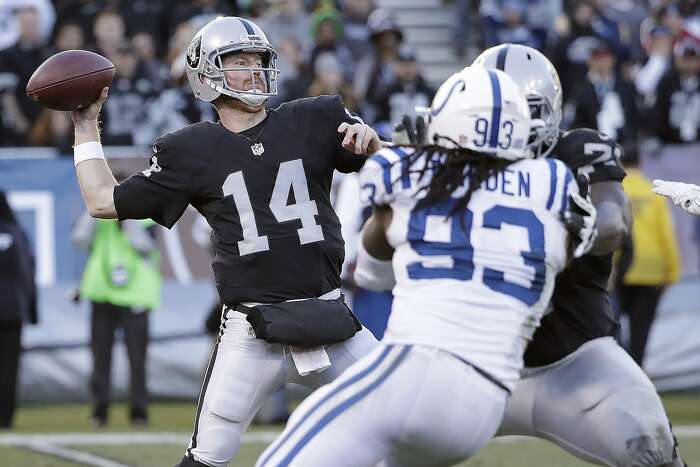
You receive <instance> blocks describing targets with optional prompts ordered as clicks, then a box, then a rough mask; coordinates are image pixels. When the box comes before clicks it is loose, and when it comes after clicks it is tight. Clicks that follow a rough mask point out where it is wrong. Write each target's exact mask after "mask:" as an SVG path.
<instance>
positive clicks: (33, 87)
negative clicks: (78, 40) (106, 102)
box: [27, 50, 115, 110]
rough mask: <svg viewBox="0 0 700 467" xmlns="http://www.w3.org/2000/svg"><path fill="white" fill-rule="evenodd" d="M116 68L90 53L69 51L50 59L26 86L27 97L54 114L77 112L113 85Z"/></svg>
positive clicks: (103, 58)
mask: <svg viewBox="0 0 700 467" xmlns="http://www.w3.org/2000/svg"><path fill="white" fill-rule="evenodd" d="M114 72H115V70H114V64H112V62H110V61H109V60H107V59H106V58H105V57H103V56H102V55H98V54H96V53H93V52H88V51H87V50H66V51H65V52H60V53H57V54H55V55H52V56H51V57H49V58H48V59H47V60H46V61H45V62H44V63H42V64H41V65H40V66H39V68H37V69H36V71H35V72H34V74H33V75H32V77H31V78H29V82H28V83H27V96H28V97H29V98H31V99H33V100H35V101H37V102H39V103H41V104H42V105H43V106H44V107H48V108H49V109H53V110H76V109H80V108H82V107H86V106H88V105H90V104H92V103H93V102H95V101H96V100H97V98H98V97H99V96H100V92H101V91H102V89H103V88H104V87H106V86H109V85H110V84H111V83H112V79H113V78H114Z"/></svg>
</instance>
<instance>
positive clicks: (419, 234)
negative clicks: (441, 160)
mask: <svg viewBox="0 0 700 467" xmlns="http://www.w3.org/2000/svg"><path fill="white" fill-rule="evenodd" d="M455 202H456V200H455V199H450V200H447V201H444V202H442V203H439V204H437V205H434V206H429V207H426V208H421V209H414V210H413V211H412V212H411V217H410V219H409V225H408V236H407V239H408V241H409V243H410V244H411V248H413V250H414V251H415V252H416V253H418V254H419V255H421V256H449V257H450V258H452V261H453V265H452V267H427V266H425V265H424V264H423V263H422V262H420V261H417V262H413V263H411V264H409V265H408V266H407V271H408V277H410V278H411V279H455V280H461V281H469V280H472V279H473V277H474V260H473V259H474V248H473V246H472V245H471V241H470V236H471V229H472V223H473V219H474V213H473V212H472V211H470V210H469V209H467V210H465V212H464V227H462V222H460V215H459V214H455V215H453V216H452V217H451V218H450V219H449V220H447V222H449V223H450V241H449V242H435V241H430V242H428V241H426V240H425V232H426V225H427V220H428V217H429V216H441V217H443V218H444V216H445V215H447V213H449V212H450V210H451V209H452V207H453V206H454V203H455ZM504 224H508V225H514V226H519V227H523V228H525V229H527V233H528V242H529V249H528V250H523V251H521V252H520V255H521V257H522V258H523V262H524V263H525V264H526V265H528V266H530V267H532V268H533V270H534V273H535V274H534V277H533V279H532V280H531V283H530V286H529V287H525V286H523V285H520V284H516V283H514V282H509V281H507V280H506V279H505V273H504V272H503V271H499V270H497V269H492V268H487V267H485V268H484V273H483V283H484V285H486V286H487V287H488V288H490V289H491V290H494V291H496V292H500V293H503V294H505V295H509V296H511V297H514V298H516V299H518V300H520V301H521V302H523V303H525V304H527V305H534V304H535V303H536V302H537V301H538V300H539V298H540V295H541V294H542V289H543V287H544V282H545V275H546V269H545V249H544V226H543V225H542V222H540V221H539V219H537V216H535V214H534V213H533V212H532V211H530V210H527V209H522V208H512V207H507V206H498V205H497V206H494V207H492V208H491V209H489V210H487V211H486V212H484V218H483V226H484V228H487V229H494V230H501V227H502V226H503V225H504Z"/></svg>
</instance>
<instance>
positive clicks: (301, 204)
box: [223, 159, 323, 256]
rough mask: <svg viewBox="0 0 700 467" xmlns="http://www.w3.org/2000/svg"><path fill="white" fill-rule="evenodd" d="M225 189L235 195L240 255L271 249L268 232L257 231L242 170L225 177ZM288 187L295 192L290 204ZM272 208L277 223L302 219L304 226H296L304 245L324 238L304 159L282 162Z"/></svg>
mask: <svg viewBox="0 0 700 467" xmlns="http://www.w3.org/2000/svg"><path fill="white" fill-rule="evenodd" d="M223 190H224V196H229V195H231V196H233V202H234V203H236V209H237V210H238V217H239V219H240V223H241V230H242V231H243V240H240V241H239V242H238V252H239V254H240V255H241V256H243V255H249V254H251V253H258V252H261V251H267V250H269V249H270V244H269V243H268V240H267V235H260V233H259V232H258V226H257V224H256V223H255V216H254V215H253V205H252V204H251V202H250V196H249V195H248V189H247V188H246V185H245V179H244V178H243V172H242V171H238V172H234V173H232V174H230V175H229V176H228V177H226V181H225V182H224V186H223ZM289 190H292V193H294V200H295V203H294V204H287V200H288V196H289ZM270 211H272V214H273V215H274V216H275V219H277V222H286V221H291V220H295V219H299V220H300V221H301V228H299V229H297V234H298V235H299V243H300V244H301V245H305V244H307V243H312V242H319V241H322V240H323V231H322V230H321V226H320V225H318V224H317V223H316V217H315V216H317V215H318V208H317V207H316V201H314V200H312V199H311V198H310V197H309V185H308V183H307V181H306V174H305V173H304V164H303V163H302V161H301V159H294V160H292V161H287V162H282V163H281V164H280V167H279V170H278V171H277V179H276V180H275V187H274V188H273V190H272V198H271V199H270Z"/></svg>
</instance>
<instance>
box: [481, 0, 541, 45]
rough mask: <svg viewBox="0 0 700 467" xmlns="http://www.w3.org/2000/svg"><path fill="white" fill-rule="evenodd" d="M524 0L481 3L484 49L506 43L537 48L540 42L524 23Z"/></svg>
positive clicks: (525, 3)
mask: <svg viewBox="0 0 700 467" xmlns="http://www.w3.org/2000/svg"><path fill="white" fill-rule="evenodd" d="M527 3H528V2H527V1H526V0H486V1H484V2H482V3H481V8H480V14H481V20H482V22H481V25H482V28H481V30H482V35H483V39H484V47H485V48H488V47H493V46H495V45H498V44H503V43H506V42H510V43H514V44H523V45H528V46H530V47H535V48H539V47H540V46H541V44H540V41H539V40H538V39H537V38H536V37H535V36H534V34H533V33H532V31H531V30H530V29H529V28H528V26H527V25H526V23H525V12H526V10H527Z"/></svg>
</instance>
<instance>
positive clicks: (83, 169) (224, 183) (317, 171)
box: [71, 17, 382, 467]
mask: <svg viewBox="0 0 700 467" xmlns="http://www.w3.org/2000/svg"><path fill="white" fill-rule="evenodd" d="M186 62H187V63H186V70H187V75H188V79H189V82H190V86H191V87H192V90H193V92H194V94H195V96H196V97H198V98H200V99H202V100H204V101H207V102H213V104H214V106H215V107H216V110H217V112H218V114H219V117H220V121H219V122H218V123H211V122H202V123H195V124H192V125H189V126H187V127H185V128H183V129H181V130H179V131H176V132H174V133H171V134H167V135H165V136H163V137H161V138H158V139H157V140H156V142H155V146H154V154H153V156H152V157H151V166H150V168H149V169H148V170H145V171H144V172H142V173H140V174H136V175H134V176H132V177H130V178H129V179H128V180H126V181H124V182H123V183H121V184H117V183H116V181H115V180H114V177H113V176H112V173H111V172H110V170H109V168H108V167H107V164H106V163H105V161H104V156H103V155H102V148H101V146H100V143H99V136H98V129H97V116H98V113H99V110H100V107H101V105H102V103H103V102H104V101H105V99H106V98H107V90H106V89H105V90H103V94H102V96H101V97H100V99H99V100H98V101H97V102H96V103H94V104H93V105H91V106H90V107H88V108H86V109H83V110H80V111H75V112H73V113H72V114H71V116H72V118H73V121H74V123H75V145H76V146H75V164H76V171H77V175H78V181H79V183H80V188H81V190H82V193H83V197H84V199H85V202H86V204H87V207H88V209H89V212H90V214H91V215H93V216H95V217H101V218H119V219H142V218H152V219H153V220H155V221H156V222H158V223H160V224H161V225H164V226H166V227H168V228H170V227H172V226H173V224H175V222H176V221H177V220H178V219H179V218H180V216H181V215H182V213H183V211H184V210H185V208H186V207H187V206H188V205H189V204H191V205H193V206H194V207H195V208H196V209H197V210H198V211H199V212H200V213H201V214H202V215H203V216H204V217H205V218H206V219H207V221H208V223H209V225H210V226H211V227H212V235H211V237H212V243H213V246H214V249H215V258H214V260H213V269H214V274H215V277H216V284H217V289H218V292H219V296H220V299H221V303H223V304H225V306H224V308H223V312H222V320H221V330H220V332H219V338H218V343H217V345H216V347H215V349H214V351H213V354H212V358H211V360H210V363H209V367H208V369H207V372H206V376H205V379H204V384H203V386H202V391H201V394H200V397H199V404H198V407H197V413H196V418H195V426H194V433H193V435H192V439H191V442H190V445H189V447H188V448H187V450H186V455H185V457H184V458H183V460H182V461H181V463H180V464H179V465H180V466H182V467H185V466H211V467H224V466H226V465H228V462H229V461H230V460H231V459H232V458H233V456H234V455H235V453H236V452H237V450H238V448H239V445H240V440H241V436H242V435H243V432H244V431H245V429H246V427H247V426H248V424H249V423H250V421H251V419H252V418H253V415H254V414H255V412H256V411H257V410H258V408H259V407H260V405H261V403H262V402H263V401H264V400H265V399H266V397H267V396H268V395H269V394H271V393H272V392H273V391H274V390H276V389H277V388H278V387H280V386H281V385H282V384H284V383H285V382H287V381H292V382H296V383H300V384H303V385H305V386H308V387H310V388H316V387H318V386H320V385H322V384H325V383H327V382H329V381H331V380H332V379H334V378H335V377H336V376H337V375H339V374H340V373H341V372H342V371H343V370H344V369H345V368H347V367H348V366H350V365H351V364H352V363H354V362H355V361H356V360H358V359H360V358H361V357H363V356H364V355H365V354H367V353H368V352H369V351H371V350H372V349H373V348H374V347H375V345H376V340H375V339H374V337H373V336H372V334H371V333H370V332H369V331H367V330H366V329H364V328H362V329H360V330H359V331H357V327H356V324H354V323H353V321H350V326H351V332H352V333H354V332H356V331H357V332H356V333H355V334H354V336H352V337H350V338H347V339H345V340H341V341H340V342H339V341H337V340H336V341H333V342H337V343H331V344H330V345H327V346H326V347H325V348H324V347H318V346H316V347H313V346H311V345H310V346H307V347H312V348H310V349H307V348H304V349H299V348H298V347H293V346H290V345H282V344H280V343H272V342H268V341H267V340H264V339H262V338H260V339H259V338H256V333H257V331H258V328H257V327H256V328H255V329H254V328H252V327H251V325H250V324H249V322H248V321H247V320H246V315H245V313H247V312H250V310H251V309H256V310H259V309H260V308H268V309H269V308H275V307H280V306H281V305H280V304H285V306H286V307H287V308H285V307H284V306H282V307H281V309H282V310H285V309H288V308H289V307H295V309H297V310H299V308H300V306H299V303H298V302H297V303H295V302H294V301H297V300H305V299H306V301H305V302H302V304H301V308H302V310H301V316H302V317H301V318H299V319H303V315H304V313H305V311H304V310H306V312H308V311H309V309H310V308H309V307H310V306H311V305H310V304H313V306H314V307H315V309H316V310H318V309H320V310H321V313H325V311H326V310H327V309H329V308H328V307H330V304H331V303H332V304H333V310H334V311H335V310H340V312H339V313H341V314H342V316H343V317H344V318H345V317H348V316H346V311H347V308H345V306H344V305H343V304H342V301H341V300H342V296H341V294H340V268H341V264H342V262H343V255H344V246H343V239H342V237H341V233H340V224H339V221H338V218H337V217H336V214H335V212H334V211H333V209H332V207H331V204H330V197H329V192H330V186H331V178H332V176H333V171H334V170H339V171H342V172H350V171H356V170H358V169H359V168H360V167H361V166H362V165H363V163H364V160H365V157H364V156H365V155H369V154H372V153H374V152H376V151H377V150H378V149H380V147H382V143H381V141H380V140H379V139H378V137H377V134H376V133H375V132H374V131H373V130H372V129H371V128H370V127H369V126H367V125H365V124H364V123H363V122H362V121H361V120H360V119H359V118H358V117H356V116H354V115H352V114H351V113H349V112H348V111H347V110H346V109H345V107H344V106H343V103H342V101H341V99H340V97H338V96H321V97H317V98H314V99H300V100H297V101H293V102H290V103H287V104H283V105H281V106H280V107H278V108H276V109H274V110H266V109H265V107H264V104H265V101H266V100H267V99H268V97H270V96H273V95H275V94H276V87H277V74H278V70H277V68H276V67H275V64H276V52H275V49H274V48H273V47H272V46H271V45H270V43H269V42H268V40H267V38H266V36H265V33H264V32H263V31H262V30H261V29H260V28H259V27H258V26H257V25H255V24H253V23H251V22H250V21H248V20H246V19H243V18H236V17H223V18H218V19H215V20H213V21H211V22H210V23H208V24H207V25H206V26H204V27H203V28H202V29H201V30H200V31H199V32H198V33H197V34H196V35H195V37H194V39H193V40H192V42H191V43H190V45H189V47H188V50H187V54H186ZM313 299H320V300H313ZM273 303H274V304H277V305H275V306H268V307H259V308H255V307H256V306H259V305H261V304H273ZM343 310H345V311H343ZM307 315H308V314H307ZM278 316H280V315H278ZM283 316H285V317H286V316H288V315H286V314H283ZM295 316H299V315H295ZM322 316H327V315H322ZM285 319H286V318H285ZM348 319H349V317H348ZM292 321H293V320H292ZM320 321H323V320H320ZM346 321H347V320H346ZM252 324H255V323H252ZM262 325H264V323H262V324H261V326H262ZM322 325H323V326H325V325H326V323H320V324H319V328H321V329H322V330H323V329H325V328H323V327H322ZM288 328H291V329H292V330H295V329H299V328H302V326H298V327H295V323H294V322H293V323H291V324H290V325H289V326H288ZM263 329H267V328H266V327H264V328H263ZM306 329H308V328H304V329H303V330H304V331H305V330H306ZM351 335H352V334H351ZM264 337H266V338H267V339H268V340H273V339H271V337H270V335H265V336H264ZM293 337H294V336H293ZM286 342H289V340H288V341H286ZM313 342H316V341H313ZM297 345H301V344H297Z"/></svg>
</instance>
